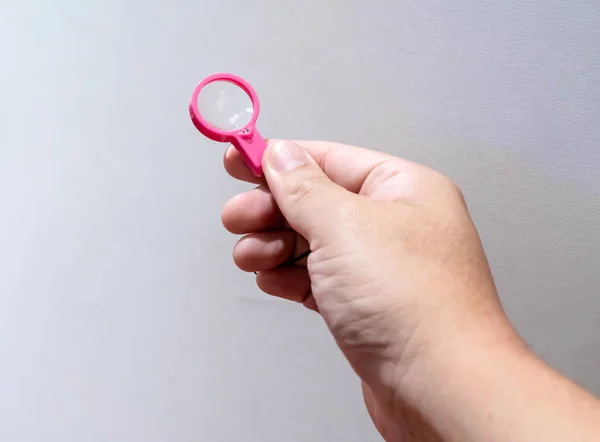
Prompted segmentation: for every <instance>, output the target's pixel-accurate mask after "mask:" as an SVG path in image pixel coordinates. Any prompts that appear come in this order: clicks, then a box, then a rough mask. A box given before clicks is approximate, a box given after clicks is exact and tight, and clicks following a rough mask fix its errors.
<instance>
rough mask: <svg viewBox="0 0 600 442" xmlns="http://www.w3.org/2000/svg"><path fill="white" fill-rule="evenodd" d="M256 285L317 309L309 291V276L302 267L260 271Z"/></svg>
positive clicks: (280, 296) (271, 292)
mask: <svg viewBox="0 0 600 442" xmlns="http://www.w3.org/2000/svg"><path fill="white" fill-rule="evenodd" d="M256 283H257V285H258V287H259V288H260V289H261V290H262V291H263V292H265V293H267V294H269V295H271V296H276V297H278V298H283V299H287V300H288V301H293V302H298V303H301V304H304V306H305V307H306V308H309V309H311V310H314V311H318V308H317V305H316V303H315V300H314V298H313V296H312V295H311V293H310V278H309V276H308V271H307V270H306V268H304V267H294V266H290V267H280V268H277V269H273V270H266V271H264V272H260V273H259V274H258V275H257V277H256Z"/></svg>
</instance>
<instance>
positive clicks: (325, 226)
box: [263, 141, 350, 248]
mask: <svg viewBox="0 0 600 442" xmlns="http://www.w3.org/2000/svg"><path fill="white" fill-rule="evenodd" d="M263 163H264V164H263V170H264V173H265V177H266V179H267V183H268V184H269V189H270V190H271V193H272V194H273V197H274V198H275V201H276V202H277V205H278V206H279V209H280V210H281V212H282V213H283V216H284V217H285V219H286V220H287V221H288V223H289V224H290V226H291V227H292V228H293V229H294V230H295V231H296V232H298V233H299V234H300V235H302V236H303V237H304V238H306V239H307V240H308V242H309V243H311V248H313V247H314V246H312V244H313V242H314V241H317V242H320V241H321V240H325V239H326V238H327V237H330V235H331V233H332V232H333V231H334V229H335V225H334V221H335V219H336V218H337V216H336V214H337V213H339V209H340V207H342V205H343V201H344V200H347V198H348V197H349V195H350V194H349V193H348V192H347V191H346V190H345V189H343V188H341V187H339V186H338V185H337V184H335V183H334V182H332V181H331V180H330V179H329V178H328V177H327V175H325V173H324V172H323V171H322V170H321V168H320V167H319V165H318V164H317V162H316V161H315V160H314V159H313V158H312V157H311V156H310V155H309V154H308V153H306V151H305V150H304V149H302V147H300V146H299V145H298V144H296V143H294V142H292V141H277V142H275V143H273V144H270V145H269V146H268V148H267V151H266V153H265V155H264V159H263Z"/></svg>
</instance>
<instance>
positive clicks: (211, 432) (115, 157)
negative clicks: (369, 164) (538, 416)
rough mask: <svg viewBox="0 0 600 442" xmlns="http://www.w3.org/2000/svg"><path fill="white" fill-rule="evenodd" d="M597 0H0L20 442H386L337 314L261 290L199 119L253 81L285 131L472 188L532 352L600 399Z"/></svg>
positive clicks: (5, 232) (7, 382)
mask: <svg viewBox="0 0 600 442" xmlns="http://www.w3.org/2000/svg"><path fill="white" fill-rule="evenodd" d="M598 29H600V10H599V9H598V7H597V2H596V1H578V2H569V1H562V2H559V1H553V0H550V1H546V2H541V3H540V2H522V1H518V0H509V1H505V2H481V1H476V0H466V1H462V2H448V1H443V0H432V1H420V2H417V1H403V0H400V1H388V0H386V1H384V0H381V1H369V2H367V1H360V0H334V1H316V0H314V1H275V0H269V1H267V0H262V1H241V0H220V1H213V2H209V1H202V0H194V1H191V0H176V1H167V0H164V1H156V0H145V1H141V0H128V1H123V0H103V1H76V0H57V1H52V2H48V1H42V0H34V1H17V0H0V37H1V38H0V49H1V52H0V57H1V58H0V66H1V68H0V80H1V83H0V86H1V87H0V439H1V440H3V441H11V442H21V441H22V442H30V441H45V442H59V441H60V442H68V441H77V442H79V441H88V442H95V441H111V442H112V441H115V442H116V441H119V442H121V441H122V442H131V441H144V442H155V441H156V442H167V441H178V442H186V441H190V442H192V441H211V442H219V441H223V442H236V441H239V442H248V441H255V442H259V441H260V442H300V441H314V442H317V441H323V442H325V441H332V440H339V441H348V442H353V441H356V442H358V441H360V442H364V441H376V440H379V439H378V436H377V435H376V433H375V430H374V429H373V428H372V425H371V423H370V422H369V420H368V417H367V414H366V412H365V410H364V409H363V405H362V399H361V397H360V389H359V383H358V381H357V379H356V378H355V376H354V374H353V373H352V372H351V370H350V369H349V368H348V367H347V365H346V363H345V361H344V360H343V359H342V357H341V355H340V353H339V351H338V350H337V349H336V347H335V345H334V343H333V342H332V339H331V338H330V337H329V336H328V334H327V331H326V329H325V327H324V326H323V324H322V322H321V320H320V318H319V317H318V316H317V315H315V314H313V313H311V312H309V311H306V310H304V309H302V308H300V307H298V306H297V305H292V304H287V303H285V302H283V301H278V300H274V299H270V298H268V297H266V296H265V295H263V294H261V293H259V291H258V289H257V288H256V287H255V285H254V277H253V275H252V274H244V273H242V272H240V271H239V270H237V269H236V268H235V266H234V264H233V263H232V260H231V257H230V253H231V252H230V251H231V247H232V246H233V244H234V242H235V240H236V238H234V237H233V236H232V235H230V234H228V233H227V232H225V230H224V229H223V228H222V226H221V222H220V209H221V206H222V204H223V203H224V202H225V201H226V200H227V199H228V198H229V197H231V196H233V195H234V194H236V193H237V192H240V191H242V190H245V189H248V188H249V186H248V185H245V184H243V183H238V182H235V181H234V180H232V179H230V178H229V177H228V176H227V175H226V174H225V172H224V171H223V169H222V165H221V156H222V154H223V152H224V149H225V146H223V145H219V144H216V143H213V142H210V141H207V140H205V139H204V138H203V137H202V136H201V135H200V134H199V133H198V132H197V131H196V130H195V129H194V128H193V126H192V124H191V123H190V121H189V117H188V115H187V104H188V99H189V97H190V95H191V93H192V91H193V89H194V87H195V84H196V83H197V82H198V81H199V80H200V79H201V78H202V77H204V76H205V75H207V74H209V73H212V72H215V71H231V72H234V73H237V74H239V75H242V76H244V77H245V78H246V79H247V80H249V81H250V82H251V83H252V84H253V85H254V87H255V89H256V90H257V92H258V94H259V96H260V98H261V105H262V114H261V117H260V119H259V129H260V130H261V132H262V133H263V135H265V136H269V137H286V138H287V137H289V138H305V139H327V140H335V141H342V142H347V143H351V144H357V145H362V146H365V147H371V148H374V149H379V150H384V151H388V152H392V153H394V154H397V155H401V156H404V157H407V158H410V159H413V160H417V161H421V162H424V163H426V164H428V165H430V166H433V167H436V168H439V169H441V170H442V171H444V172H445V173H447V174H449V175H450V176H452V177H453V178H454V179H455V180H457V181H458V182H459V183H460V184H461V185H462V187H463V189H464V191H465V194H466V197H467V200H468V203H469V206H470V208H471V210H472V213H473V216H474V219H475V221H476V223H477V225H478V227H479V229H480V232H481V235H482V237H483V241H484V244H485V247H486V250H487V253H488V255H489V258H490V262H491V265H492V267H493V271H494V274H495V277H496V281H497V284H498V287H499V290H500V294H501V297H502V300H503V302H504V304H505V306H506V309H507V311H508V312H509V314H510V316H511V318H512V319H513V321H514V323H515V324H516V325H517V327H518V329H519V330H520V332H521V333H522V334H523V335H524V337H525V338H526V339H527V341H528V342H529V343H530V344H531V345H532V347H533V348H534V349H535V350H536V351H537V352H538V353H539V354H540V355H541V356H542V357H543V358H544V359H545V360H547V361H548V362H549V363H550V364H552V365H553V366H554V367H556V368H558V369H559V370H561V371H563V372H564V373H565V374H567V375H568V376H570V377H571V378H573V379H574V380H575V381H577V382H579V383H580V384H581V385H583V386H584V387H586V388H588V389H590V390H592V391H593V392H595V393H597V394H598V393H600V377H599V376H598V373H599V372H600V291H599V290H600V289H599V288H598V287H600V271H599V269H600V173H599V171H600V153H599V152H600V148H599V140H600V65H599V64H598V63H599V62H598V60H599V59H600V31H599V30H598Z"/></svg>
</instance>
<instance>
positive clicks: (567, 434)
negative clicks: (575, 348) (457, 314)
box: [399, 339, 600, 442]
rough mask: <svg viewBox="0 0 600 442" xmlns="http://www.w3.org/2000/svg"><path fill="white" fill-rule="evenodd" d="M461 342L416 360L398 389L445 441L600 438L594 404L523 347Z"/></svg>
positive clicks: (599, 411)
mask: <svg viewBox="0 0 600 442" xmlns="http://www.w3.org/2000/svg"><path fill="white" fill-rule="evenodd" d="M461 342H462V343H461V344H460V345H457V346H453V345H449V346H448V347H447V348H441V349H439V351H438V352H437V353H435V354H434V355H432V357H431V358H430V360H428V361H421V362H420V364H418V365H417V366H416V367H415V369H414V370H413V372H412V373H413V374H412V375H411V376H410V378H409V379H406V380H407V381H408V380H409V381H410V382H406V381H405V382H404V383H403V385H402V386H401V390H399V391H400V395H401V396H402V397H403V400H407V401H408V402H411V403H412V404H413V406H414V407H415V408H416V409H418V410H419V411H420V413H421V414H422V417H423V419H424V420H425V421H426V422H428V423H429V425H431V426H432V427H433V428H435V430H436V432H437V433H438V434H439V435H440V436H441V437H442V439H443V440H457V441H498V442H506V441H511V442H521V441H523V442H525V441H527V442H529V441H545V442H553V441H557V442H558V441H560V442H563V441H567V440H568V441H578V442H585V441H590V442H591V441H598V440H600V402H599V401H598V400H597V399H596V398H594V397H593V396H591V395H590V394H588V393H587V392H585V391H583V390H582V389H581V388H579V387H578V386H576V385H575V384H573V383H572V382H570V381H569V380H567V379H566V378H564V377H562V376H561V375H559V374H558V373H556V372H555V371H554V370H552V369H551V368H549V367H548V366H547V365H545V364H544V363H543V362H542V361H540V360H539V359H537V358H536V357H535V356H534V355H533V354H532V353H531V352H529V351H528V350H527V349H526V348H525V347H524V346H522V345H519V344H518V343H517V342H514V341H509V342H503V343H500V344H494V345H482V344H483V342H484V341H482V340H481V339H463V340H462V341H461ZM420 379H423V380H427V384H425V383H420ZM432 380H433V381H432Z"/></svg>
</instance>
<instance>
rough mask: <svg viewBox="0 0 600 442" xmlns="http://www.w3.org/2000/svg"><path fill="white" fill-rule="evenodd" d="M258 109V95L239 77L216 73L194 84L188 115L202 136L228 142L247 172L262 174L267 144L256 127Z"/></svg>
mask: <svg viewBox="0 0 600 442" xmlns="http://www.w3.org/2000/svg"><path fill="white" fill-rule="evenodd" d="M259 111H260V105H259V103H258V95H256V92H254V89H252V86H250V84H248V82H246V80H244V79H243V78H240V77H237V76H235V75H232V74H226V73H219V74H213V75H210V76H208V77H206V78H205V79H204V80H202V81H201V82H200V84H198V86H197V87H196V90H195V91H194V94H193V95H192V101H191V103H190V117H191V118H192V122H193V123H194V126H196V129H198V130H199V131H200V132H201V133H202V135H204V136H205V137H207V138H210V139H211V140H214V141H220V142H228V143H231V144H232V145H233V146H235V148H236V149H237V150H238V151H239V152H240V154H241V155H242V158H243V159H244V162H245V163H246V165H247V166H248V168H249V169H250V171H251V172H252V173H253V174H254V175H256V176H258V177H260V176H262V157H263V153H264V151H265V149H266V147H267V143H266V142H265V140H264V138H263V137H262V136H261V135H260V134H259V133H258V131H257V130H256V120H257V118H258V113H259Z"/></svg>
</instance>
